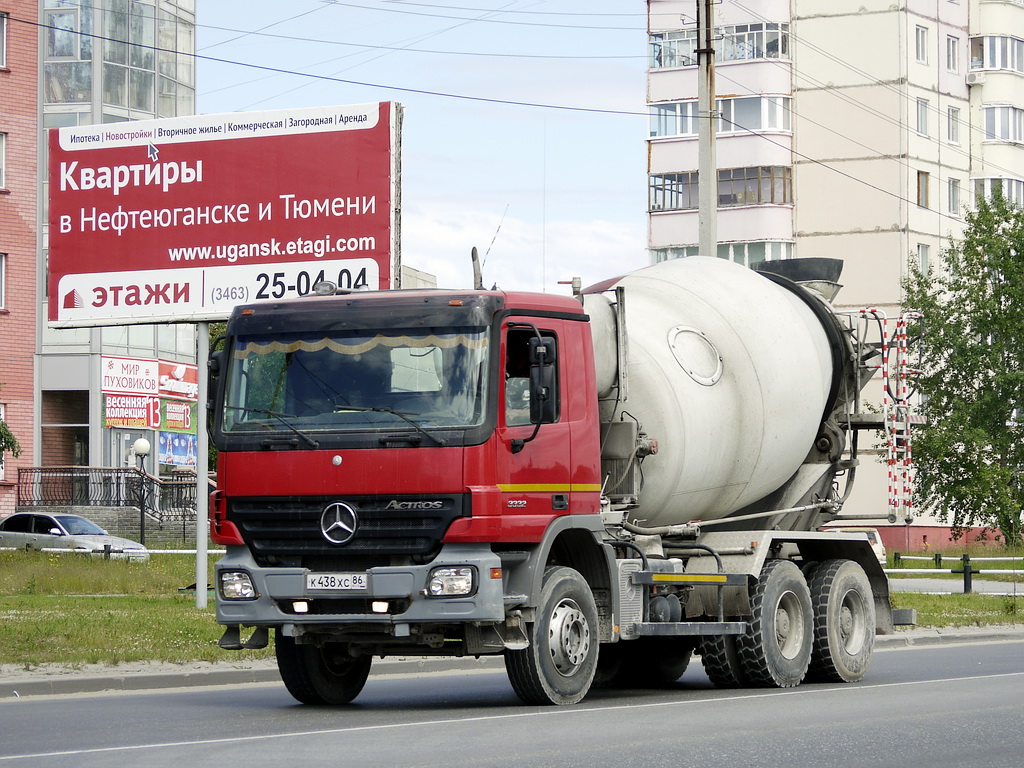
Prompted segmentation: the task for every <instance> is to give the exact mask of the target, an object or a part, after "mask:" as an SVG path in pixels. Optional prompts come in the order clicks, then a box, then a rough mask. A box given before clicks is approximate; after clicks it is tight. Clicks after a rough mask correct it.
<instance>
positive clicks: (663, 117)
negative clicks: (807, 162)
mask: <svg viewBox="0 0 1024 768" xmlns="http://www.w3.org/2000/svg"><path fill="white" fill-rule="evenodd" d="M789 105H790V97H789V96H744V97H740V98H735V99H718V100H717V101H716V102H715V109H716V110H717V111H718V114H719V120H718V131H717V132H718V133H747V132H749V131H788V130H790V111H789ZM698 119H699V118H698V114H697V102H696V101H681V102H675V103H671V104H656V105H653V106H652V107H651V112H650V134H651V137H652V138H659V137H664V136H696V135H697V133H698V126H699V122H698Z"/></svg>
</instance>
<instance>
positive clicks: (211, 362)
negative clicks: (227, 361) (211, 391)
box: [206, 349, 224, 379]
mask: <svg viewBox="0 0 1024 768" xmlns="http://www.w3.org/2000/svg"><path fill="white" fill-rule="evenodd" d="M223 366H224V350H223V349H218V350H217V351H216V352H211V353H210V357H209V358H208V359H207V360H206V369H207V370H208V371H209V372H210V378H211V379H215V378H217V377H218V376H220V372H221V371H222V370H223Z"/></svg>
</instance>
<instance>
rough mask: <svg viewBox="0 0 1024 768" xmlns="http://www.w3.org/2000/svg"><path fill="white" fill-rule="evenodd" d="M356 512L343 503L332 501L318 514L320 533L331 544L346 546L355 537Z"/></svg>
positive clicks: (356, 525)
mask: <svg viewBox="0 0 1024 768" xmlns="http://www.w3.org/2000/svg"><path fill="white" fill-rule="evenodd" d="M358 525H359V521H358V519H357V518H356V511H355V510H354V509H352V507H350V506H349V505H348V504H346V503H345V502H343V501H334V502H331V503H330V504H328V505H327V506H326V507H324V511H323V512H322V513H321V514H320V532H321V533H323V535H324V538H325V539H327V540H328V541H329V542H331V543H332V544H348V543H349V542H350V541H352V538H353V537H354V536H355V535H356V528H357V527H358Z"/></svg>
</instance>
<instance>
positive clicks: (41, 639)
mask: <svg viewBox="0 0 1024 768" xmlns="http://www.w3.org/2000/svg"><path fill="white" fill-rule="evenodd" d="M215 559H216V556H212V557H211V558H210V561H211V565H212V563H213V561H214V560H215ZM211 577H212V573H211ZM194 582H195V557H194V556H191V555H164V554H154V555H152V557H151V558H150V561H149V563H142V564H135V563H127V562H122V561H115V560H111V561H105V560H97V559H93V558H88V557H84V556H80V555H70V554H68V555H55V554H44V553H39V552H0V664H12V665H16V666H23V667H26V668H31V667H34V666H36V665H40V664H60V665H65V666H72V667H74V666H80V665H84V664H93V663H107V664H116V663H119V662H135V661H158V662H177V663H184V662H190V661H238V660H242V659H254V658H270V657H272V655H273V650H272V647H271V648H266V649H263V650H260V651H224V650H221V649H220V648H219V647H218V646H217V640H218V639H219V638H220V635H221V633H222V628H221V627H220V626H219V625H218V624H217V623H216V620H215V618H214V612H213V599H212V597H211V599H210V606H209V607H208V608H207V609H204V610H199V609H197V608H196V607H195V594H194V593H193V592H188V593H185V594H183V593H182V592H181V591H180V590H181V589H182V588H185V587H189V586H191V585H192V584H193V583H194ZM1022 593H1024V590H1022ZM893 604H894V605H895V606H896V607H897V608H916V609H917V611H918V622H919V626H929V627H964V626H986V625H993V624H1015V623H1020V617H1021V615H1022V614H1024V596H1022V597H1021V598H1007V597H997V596H990V595H922V594H914V593H894V594H893Z"/></svg>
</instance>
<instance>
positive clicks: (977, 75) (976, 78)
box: [967, 72, 985, 85]
mask: <svg viewBox="0 0 1024 768" xmlns="http://www.w3.org/2000/svg"><path fill="white" fill-rule="evenodd" d="M984 82H985V73H984V72H968V73H967V84H968V85H982V84H984Z"/></svg>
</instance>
